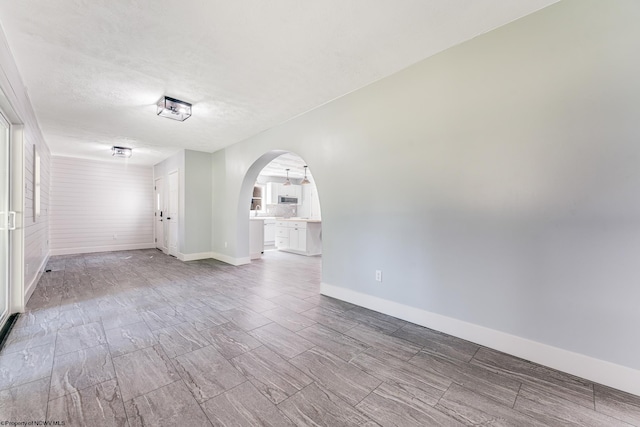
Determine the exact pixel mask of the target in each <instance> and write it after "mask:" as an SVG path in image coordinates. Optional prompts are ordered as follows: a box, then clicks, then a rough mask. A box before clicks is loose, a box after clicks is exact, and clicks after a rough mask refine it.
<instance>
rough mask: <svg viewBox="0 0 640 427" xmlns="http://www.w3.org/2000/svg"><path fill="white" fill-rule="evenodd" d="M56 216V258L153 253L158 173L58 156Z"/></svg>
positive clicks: (53, 242)
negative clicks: (133, 251)
mask: <svg viewBox="0 0 640 427" xmlns="http://www.w3.org/2000/svg"><path fill="white" fill-rule="evenodd" d="M134 155H135V153H134ZM50 213H51V215H50V219H51V223H50V228H51V231H50V234H51V250H52V253H53V254H54V255H59V254H75V253H87V252H102V251H114V250H127V249H142V248H153V247H155V244H154V243H153V242H154V237H153V169H152V168H151V167H149V166H131V165H128V164H127V161H126V159H121V158H111V157H108V158H107V161H104V162H98V161H93V160H85V159H75V158H69V157H58V156H53V157H52V167H51V212H50Z"/></svg>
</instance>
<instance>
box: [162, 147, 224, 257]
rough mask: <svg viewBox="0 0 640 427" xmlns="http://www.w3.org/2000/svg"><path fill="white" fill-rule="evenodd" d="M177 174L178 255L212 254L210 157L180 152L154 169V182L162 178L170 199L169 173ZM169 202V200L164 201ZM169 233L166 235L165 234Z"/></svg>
mask: <svg viewBox="0 0 640 427" xmlns="http://www.w3.org/2000/svg"><path fill="white" fill-rule="evenodd" d="M175 170H179V171H180V172H179V176H180V185H179V190H178V191H179V194H178V198H179V200H178V204H179V209H178V234H179V236H178V252H180V253H181V254H183V255H188V254H198V253H203V252H210V251H211V233H212V230H211V218H212V212H211V210H212V189H211V185H212V173H211V154H210V153H203V152H200V151H193V150H180V151H179V152H177V153H176V154H174V155H173V156H171V157H169V158H168V159H166V160H164V161H162V162H160V163H158V164H156V165H155V166H154V167H153V173H154V180H155V179H157V178H160V177H164V186H165V198H167V197H169V173H170V172H172V171H175ZM167 201H168V199H167ZM166 232H168V231H166Z"/></svg>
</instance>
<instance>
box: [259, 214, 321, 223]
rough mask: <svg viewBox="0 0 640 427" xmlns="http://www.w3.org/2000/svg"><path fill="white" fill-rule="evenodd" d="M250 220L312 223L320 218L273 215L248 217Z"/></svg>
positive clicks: (318, 221)
mask: <svg viewBox="0 0 640 427" xmlns="http://www.w3.org/2000/svg"><path fill="white" fill-rule="evenodd" d="M249 219H250V220H251V221H264V220H265V219H275V220H277V221H296V222H312V223H320V222H322V220H320V219H309V218H296V217H292V218H285V217H275V216H252V217H249Z"/></svg>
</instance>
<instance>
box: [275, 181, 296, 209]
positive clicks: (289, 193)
mask: <svg viewBox="0 0 640 427" xmlns="http://www.w3.org/2000/svg"><path fill="white" fill-rule="evenodd" d="M300 187H301V186H300V185H295V184H292V185H283V184H280V183H278V182H269V183H267V203H268V204H270V205H277V204H278V197H280V196H285V197H297V198H298V204H300V203H302V189H301V188H300Z"/></svg>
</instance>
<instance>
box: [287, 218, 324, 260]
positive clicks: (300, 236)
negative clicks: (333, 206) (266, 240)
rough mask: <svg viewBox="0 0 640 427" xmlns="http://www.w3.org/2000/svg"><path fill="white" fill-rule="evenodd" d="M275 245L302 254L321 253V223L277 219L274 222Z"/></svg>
mask: <svg viewBox="0 0 640 427" xmlns="http://www.w3.org/2000/svg"><path fill="white" fill-rule="evenodd" d="M276 247H277V248H278V249H279V250H282V251H288V252H294V253H299V254H302V255H320V254H321V253H322V225H321V223H320V222H306V221H299V220H278V221H277V222H276Z"/></svg>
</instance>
